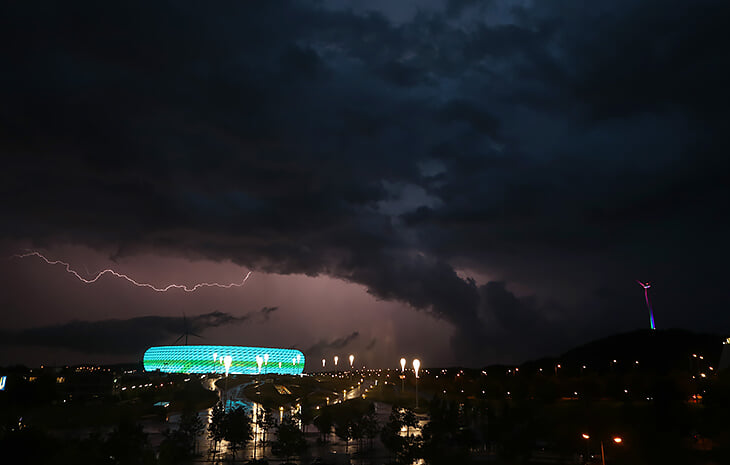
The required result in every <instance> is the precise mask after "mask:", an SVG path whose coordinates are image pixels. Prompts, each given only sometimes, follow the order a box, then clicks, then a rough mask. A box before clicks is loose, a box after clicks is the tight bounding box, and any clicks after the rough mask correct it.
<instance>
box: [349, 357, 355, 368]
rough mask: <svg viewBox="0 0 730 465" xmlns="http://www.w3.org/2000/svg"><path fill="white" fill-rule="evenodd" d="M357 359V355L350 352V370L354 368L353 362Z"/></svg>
mask: <svg viewBox="0 0 730 465" xmlns="http://www.w3.org/2000/svg"><path fill="white" fill-rule="evenodd" d="M354 361H355V356H354V355H352V354H350V370H352V362H354Z"/></svg>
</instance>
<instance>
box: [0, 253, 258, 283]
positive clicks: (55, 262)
mask: <svg viewBox="0 0 730 465" xmlns="http://www.w3.org/2000/svg"><path fill="white" fill-rule="evenodd" d="M27 257H38V258H40V259H41V260H43V261H44V262H46V263H48V264H49V265H63V266H64V268H66V272H67V273H70V274H72V275H74V276H76V278H77V279H78V280H79V281H81V282H82V283H84V284H93V283H95V282H96V281H98V280H99V278H101V277H102V276H104V275H105V274H110V275H112V276H115V277H117V278H121V279H124V280H126V281H127V282H130V283H132V284H134V285H135V286H137V287H146V288H149V289H152V290H153V291H155V292H167V291H169V290H170V289H182V290H183V291H185V292H195V291H197V290H198V289H200V288H201V287H218V288H221V289H230V288H232V287H243V285H244V284H246V281H247V280H248V277H249V276H251V272H250V271H249V272H248V273H246V276H244V278H243V281H241V282H240V283H230V284H220V283H198V284H196V285H194V286H193V287H188V286H186V285H184V284H169V285H167V286H165V287H156V286H154V285H152V284H150V283H141V282H139V281H136V280H135V279H133V278H131V277H129V276H127V275H126V274H124V273H118V272H116V271H114V270H112V269H110V268H107V269H106V270H102V271H100V272H99V273H97V275H96V276H94V277H93V278H92V279H86V278H84V277H83V276H81V275H80V274H79V273H78V272H77V271H76V270H74V269H72V268H71V264H69V263H66V262H63V261H61V260H50V259H48V258H46V257H45V256H44V255H43V254H41V253H40V252H28V253H24V254H16V255H13V256H12V257H11V258H27Z"/></svg>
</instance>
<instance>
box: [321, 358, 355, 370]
mask: <svg viewBox="0 0 730 465" xmlns="http://www.w3.org/2000/svg"><path fill="white" fill-rule="evenodd" d="M349 359H350V369H351V370H352V364H353V363H355V356H354V355H352V354H350V357H349ZM333 360H334V362H335V371H336V370H337V362H339V361H340V357H338V356H337V355H335V357H334V359H333ZM326 364H327V359H326V358H323V359H322V368H324V367H325V365H326Z"/></svg>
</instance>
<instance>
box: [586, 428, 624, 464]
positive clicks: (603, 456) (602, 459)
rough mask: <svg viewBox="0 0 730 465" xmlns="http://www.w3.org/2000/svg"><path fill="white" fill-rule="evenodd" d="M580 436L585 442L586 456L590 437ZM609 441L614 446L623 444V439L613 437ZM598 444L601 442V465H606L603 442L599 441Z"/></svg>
mask: <svg viewBox="0 0 730 465" xmlns="http://www.w3.org/2000/svg"><path fill="white" fill-rule="evenodd" d="M581 436H583V439H585V440H586V455H588V440H589V439H590V438H591V437H590V436H589V435H587V434H586V433H583V434H582V435H581ZM611 440H612V441H613V442H614V443H616V444H621V443H623V442H624V440H623V438H621V437H620V436H614V437H612V438H611ZM600 442H601V464H602V465H606V454H605V452H604V447H603V440H601V441H600Z"/></svg>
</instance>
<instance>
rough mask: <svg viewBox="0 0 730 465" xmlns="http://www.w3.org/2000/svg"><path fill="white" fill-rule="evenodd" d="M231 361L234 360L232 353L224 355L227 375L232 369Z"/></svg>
mask: <svg viewBox="0 0 730 465" xmlns="http://www.w3.org/2000/svg"><path fill="white" fill-rule="evenodd" d="M231 362H233V357H231V356H230V355H226V356H225V357H223V365H225V367H226V376H228V371H229V370H230V369H231Z"/></svg>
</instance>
